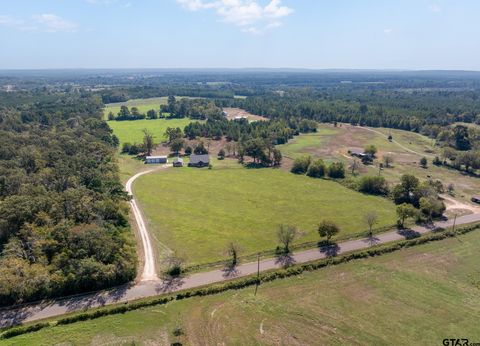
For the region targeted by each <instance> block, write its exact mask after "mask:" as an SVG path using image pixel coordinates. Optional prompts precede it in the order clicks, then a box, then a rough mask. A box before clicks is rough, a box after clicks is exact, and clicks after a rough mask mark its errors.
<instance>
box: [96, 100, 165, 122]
mask: <svg viewBox="0 0 480 346" xmlns="http://www.w3.org/2000/svg"><path fill="white" fill-rule="evenodd" d="M167 101H168V97H166V96H164V97H152V98H146V99H132V100H128V101H125V102H116V103H108V104H106V105H105V109H104V111H103V115H104V117H105V118H106V117H107V115H108V113H110V112H112V113H113V114H115V115H117V113H118V112H119V111H120V107H121V106H127V107H128V108H132V107H137V108H138V111H139V112H140V113H147V112H148V111H149V110H150V109H154V110H156V111H157V112H158V111H160V105H166V104H167Z"/></svg>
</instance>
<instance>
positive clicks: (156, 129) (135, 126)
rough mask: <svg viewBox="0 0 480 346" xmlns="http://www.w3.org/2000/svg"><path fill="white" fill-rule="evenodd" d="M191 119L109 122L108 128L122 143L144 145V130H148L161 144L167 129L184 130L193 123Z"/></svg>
mask: <svg viewBox="0 0 480 346" xmlns="http://www.w3.org/2000/svg"><path fill="white" fill-rule="evenodd" d="M191 122H192V120H190V119H156V120H131V121H115V120H112V121H108V122H107V123H108V126H110V128H111V129H112V130H113V133H114V134H115V135H116V136H117V137H118V138H119V140H120V143H121V144H122V143H125V142H129V143H142V142H143V130H144V129H147V130H148V131H150V132H151V133H152V134H153V136H154V137H155V142H156V143H160V142H163V141H164V140H165V138H164V136H163V135H164V133H165V130H166V129H167V127H180V128H181V129H182V130H183V128H184V127H185V126H186V125H188V124H189V123H191Z"/></svg>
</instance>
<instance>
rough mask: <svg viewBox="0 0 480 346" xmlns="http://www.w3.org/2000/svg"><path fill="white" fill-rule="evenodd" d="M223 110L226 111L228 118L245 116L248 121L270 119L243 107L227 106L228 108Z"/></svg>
mask: <svg viewBox="0 0 480 346" xmlns="http://www.w3.org/2000/svg"><path fill="white" fill-rule="evenodd" d="M223 111H224V112H225V113H226V115H227V119H228V120H235V119H241V118H244V119H247V120H248V121H268V118H265V117H262V116H260V115H255V114H252V113H249V112H247V111H246V110H243V109H241V108H228V107H227V108H224V109H223Z"/></svg>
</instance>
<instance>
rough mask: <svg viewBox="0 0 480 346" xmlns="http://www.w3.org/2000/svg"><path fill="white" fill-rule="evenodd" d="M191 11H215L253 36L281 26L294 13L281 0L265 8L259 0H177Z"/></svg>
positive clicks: (271, 0) (223, 19)
mask: <svg viewBox="0 0 480 346" xmlns="http://www.w3.org/2000/svg"><path fill="white" fill-rule="evenodd" d="M177 3H179V4H180V5H181V6H182V7H183V8H185V9H187V10H189V11H200V10H214V11H215V12H216V14H217V15H218V16H219V17H220V19H221V21H223V22H225V23H230V24H233V25H235V26H238V27H240V28H241V30H242V31H244V32H248V33H251V34H261V33H263V32H264V31H265V30H269V29H274V28H278V27H279V26H281V24H282V23H281V21H280V19H281V18H284V17H287V16H289V15H290V14H292V13H293V9H292V8H289V7H287V6H282V4H281V0H269V2H268V4H266V5H265V6H263V5H262V4H260V3H259V1H258V0H177Z"/></svg>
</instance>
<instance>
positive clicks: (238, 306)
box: [3, 230, 480, 345]
mask: <svg viewBox="0 0 480 346" xmlns="http://www.w3.org/2000/svg"><path fill="white" fill-rule="evenodd" d="M479 247H480V231H478V230H477V231H474V232H472V233H469V234H467V235H463V236H460V237H458V239H457V238H450V239H447V240H443V241H440V242H433V243H429V244H425V245H420V246H417V247H413V248H409V249H405V250H401V251H399V252H395V253H392V254H387V255H383V256H380V257H375V258H370V259H365V260H358V261H353V262H350V263H347V264H341V265H337V266H333V267H329V268H325V269H322V270H319V271H315V272H310V273H305V274H302V275H301V276H296V277H290V278H288V279H283V280H277V281H273V282H270V283H267V284H263V285H261V286H260V287H259V288H258V292H257V295H256V296H254V294H253V293H254V288H253V287H248V288H245V289H241V290H235V291H229V292H225V293H222V294H219V295H214V296H208V297H201V298H192V299H185V300H182V301H175V302H172V303H169V304H167V305H164V306H154V307H151V308H146V309H142V310H137V311H132V312H127V313H125V314H119V315H113V316H107V317H102V318H99V319H96V320H92V321H86V322H80V323H75V324H72V325H66V326H58V327H53V328H47V329H43V330H41V331H39V332H35V333H32V334H27V335H23V336H19V337H16V338H13V339H9V340H3V344H4V345H51V344H52V343H57V344H66V345H67V344H68V345H70V344H74V345H126V344H129V345H130V344H135V345H170V344H173V343H174V342H180V343H182V344H183V345H223V344H225V345H259V344H262V345H279V344H280V345H392V344H395V345H442V340H443V339H444V338H468V339H469V340H470V342H478V341H479V340H480V328H478V316H479V315H480V299H478V296H479V294H480V263H479V262H478V248H479ZM176 328H181V330H182V333H183V334H182V335H181V336H174V335H173V331H174V330H175V329H176Z"/></svg>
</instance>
